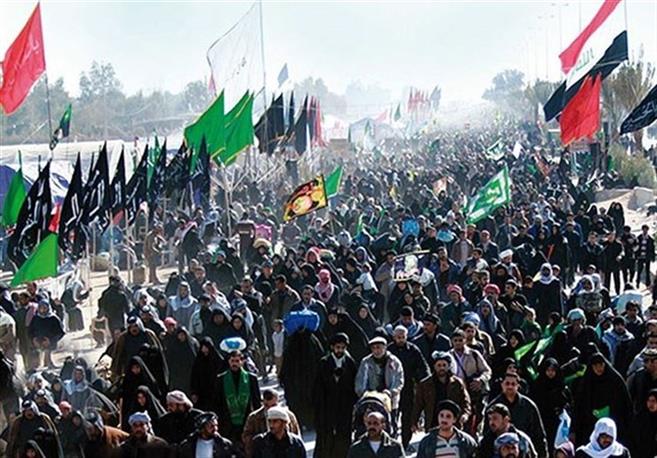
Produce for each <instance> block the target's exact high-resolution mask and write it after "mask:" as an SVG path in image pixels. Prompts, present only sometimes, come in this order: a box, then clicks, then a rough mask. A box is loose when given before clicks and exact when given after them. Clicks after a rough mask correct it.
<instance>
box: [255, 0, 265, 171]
mask: <svg viewBox="0 0 657 458" xmlns="http://www.w3.org/2000/svg"><path fill="white" fill-rule="evenodd" d="M259 4H260V8H259V10H260V55H261V58H262V108H263V110H264V114H263V116H264V120H265V122H264V127H265V136H264V138H265V145H264V147H265V154H267V157H269V135H268V132H267V127H268V126H267V124H269V123H268V119H267V69H266V68H267V67H266V66H265V30H264V29H265V28H264V25H263V20H262V0H259ZM251 154H252V155H253V159H254V160H253V161H252V166H253V167H255V149H254V148H251ZM254 178H255V179H257V178H258V173H257V170H256V173H255V175H254Z"/></svg>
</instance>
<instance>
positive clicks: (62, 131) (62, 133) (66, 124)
mask: <svg viewBox="0 0 657 458" xmlns="http://www.w3.org/2000/svg"><path fill="white" fill-rule="evenodd" d="M72 111H73V107H72V105H71V104H70V103H69V104H68V106H67V107H66V111H64V114H63V115H62V119H60V120H59V127H57V129H55V132H53V134H52V138H51V139H50V150H51V151H52V150H54V149H55V147H56V146H57V144H58V143H59V141H60V140H61V139H62V138H66V137H68V134H69V132H70V130H71V113H72Z"/></svg>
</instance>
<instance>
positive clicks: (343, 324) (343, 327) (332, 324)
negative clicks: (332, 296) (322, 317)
mask: <svg viewBox="0 0 657 458" xmlns="http://www.w3.org/2000/svg"><path fill="white" fill-rule="evenodd" d="M322 330H323V332H324V336H325V337H326V339H327V340H329V341H330V340H331V339H332V338H333V336H335V335H336V334H337V333H339V332H342V333H344V334H346V335H347V337H349V354H350V355H351V357H352V358H354V361H356V363H359V362H360V361H361V360H362V359H363V358H364V357H365V356H367V355H368V353H369V349H368V344H367V335H366V334H365V332H364V331H363V330H362V329H361V327H360V326H358V325H357V324H356V322H355V321H354V320H353V319H352V318H351V317H350V316H349V314H348V313H344V312H341V311H339V310H338V309H337V308H332V309H329V311H328V312H327V316H326V323H325V324H324V328H323V329H322Z"/></svg>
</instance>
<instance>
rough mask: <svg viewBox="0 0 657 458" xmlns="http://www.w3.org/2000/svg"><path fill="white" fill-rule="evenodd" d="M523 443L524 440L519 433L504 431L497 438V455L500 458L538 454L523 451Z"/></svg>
mask: <svg viewBox="0 0 657 458" xmlns="http://www.w3.org/2000/svg"><path fill="white" fill-rule="evenodd" d="M521 444H522V442H521V439H520V436H519V435H518V434H516V433H504V434H502V435H501V436H500V437H498V438H497V439H495V450H496V452H497V455H496V456H499V457H500V458H530V457H531V456H536V455H531V454H530V453H528V452H524V451H522V450H521V449H520V447H521Z"/></svg>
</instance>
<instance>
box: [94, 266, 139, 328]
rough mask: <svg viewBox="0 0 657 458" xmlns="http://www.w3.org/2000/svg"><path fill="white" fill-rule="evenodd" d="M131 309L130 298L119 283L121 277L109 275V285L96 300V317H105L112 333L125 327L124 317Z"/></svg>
mask: <svg viewBox="0 0 657 458" xmlns="http://www.w3.org/2000/svg"><path fill="white" fill-rule="evenodd" d="M131 309H132V306H131V305H130V298H129V297H128V294H127V293H126V291H125V289H124V288H123V285H122V284H121V278H119V277H117V276H114V275H113V276H111V277H110V279H109V286H108V287H107V289H106V290H105V291H103V294H102V295H101V296H100V299H99V300H98V318H103V317H106V318H107V324H108V326H109V330H110V332H111V333H113V332H114V331H115V330H117V329H123V328H124V327H125V318H126V316H127V315H128V313H130V310H131Z"/></svg>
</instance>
